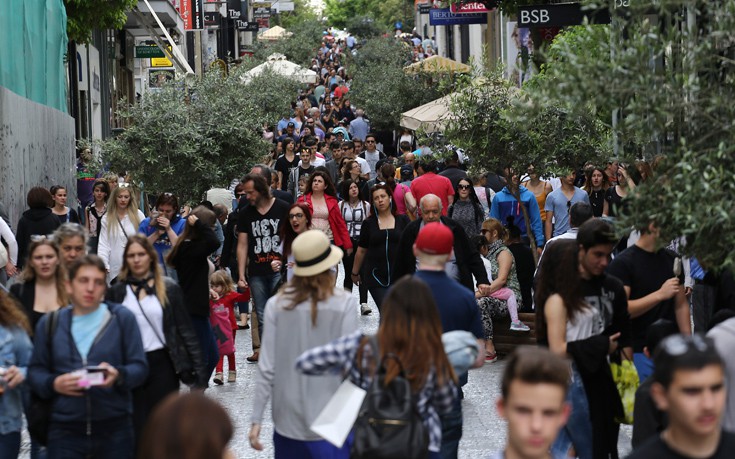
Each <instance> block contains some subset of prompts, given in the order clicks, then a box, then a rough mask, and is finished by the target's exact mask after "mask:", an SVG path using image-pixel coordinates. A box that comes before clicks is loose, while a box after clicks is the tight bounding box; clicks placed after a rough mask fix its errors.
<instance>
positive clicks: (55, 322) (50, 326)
mask: <svg viewBox="0 0 735 459" xmlns="http://www.w3.org/2000/svg"><path fill="white" fill-rule="evenodd" d="M60 311H61V309H57V310H56V311H53V312H50V313H49V318H48V320H47V321H46V350H47V351H48V355H49V363H50V364H51V371H53V369H54V359H53V352H54V348H53V346H52V345H51V343H52V341H53V339H54V335H55V334H56V329H57V328H58V327H59V313H60Z"/></svg>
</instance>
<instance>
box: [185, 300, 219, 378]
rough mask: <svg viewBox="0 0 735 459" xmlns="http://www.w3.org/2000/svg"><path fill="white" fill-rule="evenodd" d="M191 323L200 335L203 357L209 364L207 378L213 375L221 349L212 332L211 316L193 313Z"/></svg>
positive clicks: (198, 335)
mask: <svg viewBox="0 0 735 459" xmlns="http://www.w3.org/2000/svg"><path fill="white" fill-rule="evenodd" d="M191 324H192V326H193V327H194V331H195V332H196V334H197V337H199V345H200V346H201V347H202V357H203V358H204V363H205V364H206V366H207V379H209V377H210V376H212V372H213V371H214V367H216V366H217V362H219V351H218V350H217V340H216V339H215V337H214V333H212V325H211V324H210V323H209V318H207V317H202V316H195V315H193V314H192V315H191Z"/></svg>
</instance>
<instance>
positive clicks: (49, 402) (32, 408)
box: [26, 310, 59, 446]
mask: <svg viewBox="0 0 735 459" xmlns="http://www.w3.org/2000/svg"><path fill="white" fill-rule="evenodd" d="M58 323H59V311H58V310H57V311H54V312H51V313H49V318H48V321H47V322H46V346H47V347H48V355H49V362H50V363H51V365H52V366H53V362H54V359H53V349H52V347H51V341H52V340H53V337H54V333H55V332H56V328H57V326H58ZM51 370H52V372H53V367H52V368H51ZM54 399H55V397H51V398H49V399H45V398H41V397H39V396H38V395H36V394H35V392H31V402H30V405H29V406H28V410H27V411H26V420H27V421H28V433H29V434H30V435H31V438H32V439H33V440H35V441H36V442H37V443H39V444H40V445H42V446H46V444H47V443H48V429H49V425H50V424H51V412H52V411H53V405H54Z"/></svg>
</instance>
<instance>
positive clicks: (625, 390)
mask: <svg viewBox="0 0 735 459" xmlns="http://www.w3.org/2000/svg"><path fill="white" fill-rule="evenodd" d="M610 371H611V372H612V377H613V381H615V385H616V386H617V388H618V394H620V401H621V402H622V403H623V413H624V415H623V418H622V419H615V422H619V423H620V424H633V407H634V405H635V392H636V391H637V390H638V386H639V385H640V379H639V378H638V372H637V371H636V369H635V365H633V362H632V361H631V360H630V359H628V358H627V357H624V356H622V355H621V359H620V363H617V362H615V361H613V362H611V363H610Z"/></svg>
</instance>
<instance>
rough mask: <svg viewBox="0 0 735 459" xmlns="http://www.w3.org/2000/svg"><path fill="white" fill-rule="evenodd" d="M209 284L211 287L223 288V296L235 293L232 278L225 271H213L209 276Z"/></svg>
mask: <svg viewBox="0 0 735 459" xmlns="http://www.w3.org/2000/svg"><path fill="white" fill-rule="evenodd" d="M209 284H210V285H212V286H215V285H221V286H223V287H224V288H225V290H224V292H223V293H224V294H225V295H227V294H228V293H231V292H234V291H235V284H234V283H233V282H232V278H231V277H230V275H229V274H227V273H226V272H225V271H215V272H213V273H212V275H211V276H209Z"/></svg>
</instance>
